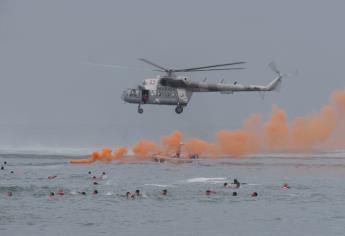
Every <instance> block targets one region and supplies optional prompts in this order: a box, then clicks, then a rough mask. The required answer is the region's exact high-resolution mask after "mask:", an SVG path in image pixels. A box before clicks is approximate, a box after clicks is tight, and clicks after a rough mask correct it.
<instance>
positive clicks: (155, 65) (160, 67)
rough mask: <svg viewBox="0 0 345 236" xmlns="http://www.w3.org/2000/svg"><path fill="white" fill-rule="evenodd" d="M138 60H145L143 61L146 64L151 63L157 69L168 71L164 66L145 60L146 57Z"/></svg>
mask: <svg viewBox="0 0 345 236" xmlns="http://www.w3.org/2000/svg"><path fill="white" fill-rule="evenodd" d="M139 60H140V61H143V62H145V63H147V64H149V65H151V66H154V67H157V68H159V69H161V70H163V71H165V72H168V71H169V70H168V69H166V68H164V67H162V66H159V65H157V64H155V63H153V62H151V61H149V60H147V59H145V58H139Z"/></svg>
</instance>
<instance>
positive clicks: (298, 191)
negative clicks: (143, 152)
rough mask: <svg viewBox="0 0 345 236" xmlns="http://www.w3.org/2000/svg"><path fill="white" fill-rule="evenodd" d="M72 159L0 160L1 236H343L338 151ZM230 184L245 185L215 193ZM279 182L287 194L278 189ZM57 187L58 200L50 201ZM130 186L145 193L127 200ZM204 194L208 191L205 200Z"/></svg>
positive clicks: (344, 194)
mask: <svg viewBox="0 0 345 236" xmlns="http://www.w3.org/2000/svg"><path fill="white" fill-rule="evenodd" d="M75 158H83V156H76V155H67V154H65V155H62V154H54V155H53V154H34V153H22V152H21V153H17V154H15V153H10V154H9V153H2V154H0V162H1V163H3V162H4V161H6V162H7V165H6V166H5V169H4V170H0V235H1V236H13V235H25V236H30V235H35V236H37V235H63V236H67V235H83V236H86V235H143V236H146V235H147V236H149V235H150V236H151V235H198V236H202V235H207V236H209V235H212V236H215V235H312V236H316V235H345V153H344V152H332V153H317V154H271V155H260V156H253V157H248V158H243V159H238V160H234V159H230V158H229V159H227V158H224V159H221V160H198V161H195V162H193V163H189V164H180V165H176V164H169V163H154V162H142V163H126V164H123V163H117V162H112V163H110V164H104V163H96V164H93V165H71V164H69V163H68V161H69V160H70V159H75ZM11 171H13V173H11ZM88 171H91V172H92V174H91V175H90V174H88ZM103 171H105V172H106V175H107V178H106V179H104V180H96V181H97V182H98V183H99V184H98V185H94V184H93V182H94V181H95V180H93V179H92V176H100V175H101V173H102V172H103ZM54 175H56V176H57V177H56V178H55V179H48V176H54ZM234 178H237V179H238V180H239V181H240V182H242V183H243V184H242V185H241V187H240V188H239V189H234V188H224V187H223V183H224V182H229V183H230V182H232V180H233V179H234ZM285 182H287V183H288V184H289V185H290V189H284V188H282V185H283V183H285ZM59 189H62V190H63V191H64V192H65V195H64V196H54V197H52V198H50V197H49V193H50V192H57V191H58V190H59ZM95 189H96V190H98V192H99V194H97V195H92V194H91V193H92V192H93V191H94V190H95ZM136 189H139V190H141V191H142V192H143V196H141V197H139V198H136V199H127V198H126V197H125V194H126V192H127V191H130V192H134V191H135V190H136ZM163 189H167V190H168V195H167V196H162V195H161V194H160V192H161V191H162V190H163ZM207 189H212V190H214V191H215V192H216V193H214V194H212V195H210V196H207V195H205V191H206V190H207ZM9 191H11V192H13V196H7V192H9ZM82 191H85V192H86V195H85V196H84V195H81V194H78V192H82ZM233 191H236V192H237V193H238V196H232V192H233ZM254 191H256V192H257V193H258V197H256V198H253V197H251V196H250V193H252V192H254Z"/></svg>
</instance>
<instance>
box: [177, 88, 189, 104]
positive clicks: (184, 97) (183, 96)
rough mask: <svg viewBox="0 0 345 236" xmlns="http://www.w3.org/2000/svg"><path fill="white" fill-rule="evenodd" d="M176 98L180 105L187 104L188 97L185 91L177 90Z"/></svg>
mask: <svg viewBox="0 0 345 236" xmlns="http://www.w3.org/2000/svg"><path fill="white" fill-rule="evenodd" d="M177 96H178V100H179V102H180V103H183V104H185V103H188V96H187V93H186V90H185V89H177Z"/></svg>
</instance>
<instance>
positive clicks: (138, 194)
mask: <svg viewBox="0 0 345 236" xmlns="http://www.w3.org/2000/svg"><path fill="white" fill-rule="evenodd" d="M135 195H136V196H137V197H141V196H143V195H142V194H141V192H140V190H139V189H137V190H135Z"/></svg>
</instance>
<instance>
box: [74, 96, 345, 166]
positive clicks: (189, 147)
mask: <svg viewBox="0 0 345 236" xmlns="http://www.w3.org/2000/svg"><path fill="white" fill-rule="evenodd" d="M182 141H183V133H182V132H180V131H175V132H173V133H172V134H171V135H168V136H163V137H162V138H161V143H160V144H156V143H154V142H151V141H147V140H140V141H139V142H138V143H136V144H135V145H134V146H133V147H132V152H133V157H131V158H132V159H133V160H148V159H149V160H151V159H152V156H154V155H163V156H172V155H179V154H180V153H181V155H182V157H188V156H191V155H195V154H198V155H200V156H208V157H219V156H230V157H242V156H245V155H249V154H255V153H259V152H262V153H263V152H277V151H284V152H312V151H313V150H321V149H327V150H330V149H342V148H345V90H340V91H335V92H333V93H332V95H331V97H330V101H329V103H328V104H327V105H325V106H324V107H322V108H321V109H320V111H319V112H315V113H310V114H306V115H304V116H301V117H297V118H295V119H293V120H292V121H291V122H288V121H287V115H286V112H285V111H284V110H283V109H282V108H280V107H278V106H273V109H272V113H271V115H270V117H269V118H268V119H267V121H265V122H264V121H262V118H261V117H260V115H258V114H253V115H251V116H249V117H248V118H247V119H246V120H245V121H244V123H243V127H242V128H241V129H238V130H220V131H219V132H217V134H216V139H215V142H213V143H209V142H206V141H205V140H202V139H198V138H193V139H189V140H186V141H185V142H184V143H182ZM126 154H127V148H125V147H120V148H118V149H116V150H115V151H114V153H113V152H112V150H111V149H109V148H105V149H103V150H102V152H94V153H92V155H91V158H90V159H82V160H72V161H71V163H74V164H90V163H94V162H95V161H97V160H99V161H102V162H110V161H112V160H119V161H124V160H129V159H130V158H128V157H126V158H125V155H126Z"/></svg>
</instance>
